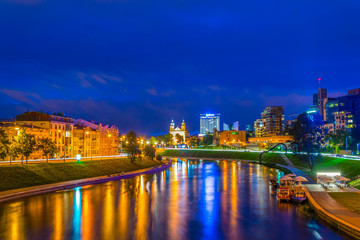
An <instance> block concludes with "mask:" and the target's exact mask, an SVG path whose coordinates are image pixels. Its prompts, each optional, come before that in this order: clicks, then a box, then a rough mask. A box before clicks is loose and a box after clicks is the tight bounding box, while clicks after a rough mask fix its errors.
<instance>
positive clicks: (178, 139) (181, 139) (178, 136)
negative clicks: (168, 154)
mask: <svg viewBox="0 0 360 240" xmlns="http://www.w3.org/2000/svg"><path fill="white" fill-rule="evenodd" d="M175 140H176V143H183V142H184V137H183V136H182V135H180V134H179V133H177V134H176V135H175Z"/></svg>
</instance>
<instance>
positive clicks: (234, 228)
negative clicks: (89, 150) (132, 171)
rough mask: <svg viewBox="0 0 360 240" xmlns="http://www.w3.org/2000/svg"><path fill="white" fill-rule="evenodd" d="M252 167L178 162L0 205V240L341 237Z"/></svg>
mask: <svg viewBox="0 0 360 240" xmlns="http://www.w3.org/2000/svg"><path fill="white" fill-rule="evenodd" d="M270 176H273V177H275V178H279V177H280V176H282V173H281V172H280V171H278V170H276V169H271V168H267V167H263V166H260V165H258V164H251V163H250V164H249V163H240V162H227V161H202V160H194V161H191V160H185V159H182V160H181V161H180V160H179V161H178V162H173V165H172V167H171V168H170V169H169V170H167V171H163V172H159V173H157V174H152V175H141V176H138V177H135V178H132V179H123V180H118V181H109V182H107V183H103V184H95V185H88V186H83V187H77V188H75V189H69V190H62V191H57V192H53V193H49V194H44V195H39V196H33V197H29V198H24V199H20V200H17V201H12V202H7V203H1V204H0V239H6V240H22V239H41V240H43V239H54V240H61V239H74V240H75V239H84V240H89V239H106V240H111V239H206V240H209V239H301V240H305V239H317V240H318V239H326V240H332V239H344V236H343V235H340V234H339V233H337V232H335V231H333V230H332V229H330V228H329V227H327V226H325V225H324V224H323V223H321V222H319V221H317V220H315V219H314V218H310V217H305V216H304V215H303V214H302V213H301V211H300V207H298V206H294V205H292V204H288V203H280V204H279V203H278V202H277V200H276V198H275V197H274V196H273V195H272V194H271V191H270V188H269V183H268V179H269V177H270Z"/></svg>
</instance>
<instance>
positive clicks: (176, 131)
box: [170, 119, 190, 143]
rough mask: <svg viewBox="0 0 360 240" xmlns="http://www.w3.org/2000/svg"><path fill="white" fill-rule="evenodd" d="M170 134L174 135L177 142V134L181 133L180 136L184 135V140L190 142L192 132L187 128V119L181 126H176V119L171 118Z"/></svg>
mask: <svg viewBox="0 0 360 240" xmlns="http://www.w3.org/2000/svg"><path fill="white" fill-rule="evenodd" d="M170 134H172V135H173V140H174V142H175V143H177V140H176V137H175V136H176V134H179V135H180V136H182V137H183V139H184V142H185V143H186V142H188V140H189V138H190V134H189V132H188V131H187V130H186V125H185V121H184V120H183V121H182V123H181V127H180V128H179V127H175V122H174V119H173V120H171V123H170Z"/></svg>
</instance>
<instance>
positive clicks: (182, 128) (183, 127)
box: [181, 119, 186, 131]
mask: <svg viewBox="0 0 360 240" xmlns="http://www.w3.org/2000/svg"><path fill="white" fill-rule="evenodd" d="M181 131H186V126H185V120H184V119H183V120H182V123H181Z"/></svg>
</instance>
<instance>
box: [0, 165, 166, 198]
mask: <svg viewBox="0 0 360 240" xmlns="http://www.w3.org/2000/svg"><path fill="white" fill-rule="evenodd" d="M156 165H160V162H159V161H156V160H154V161H151V160H149V159H147V158H143V159H142V160H141V161H137V162H135V163H131V162H130V160H128V159H127V158H120V159H109V160H102V161H101V160H96V161H95V160H94V161H81V162H68V163H38V164H23V165H22V164H17V165H3V166H0V191H5V190H10V189H17V188H24V187H31V186H37V185H43V184H50V183H57V182H64V181H70V180H77V179H83V178H91V177H98V176H104V175H108V174H115V173H121V172H129V171H135V170H139V169H143V168H148V167H152V166H156Z"/></svg>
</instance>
